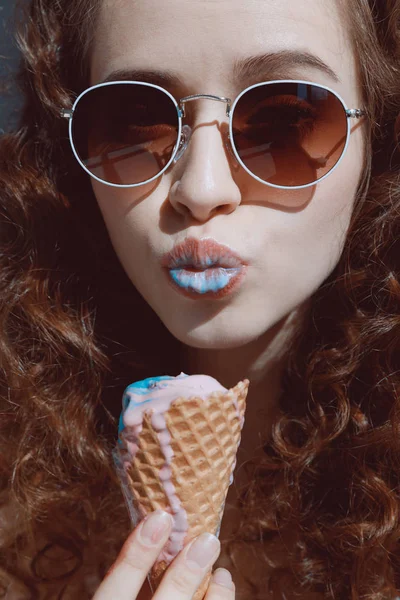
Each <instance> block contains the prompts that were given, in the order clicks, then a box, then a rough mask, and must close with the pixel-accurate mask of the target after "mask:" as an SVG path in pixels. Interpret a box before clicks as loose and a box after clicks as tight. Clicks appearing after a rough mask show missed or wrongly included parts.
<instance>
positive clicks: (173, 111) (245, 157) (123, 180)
mask: <svg viewBox="0 0 400 600" xmlns="http://www.w3.org/2000/svg"><path fill="white" fill-rule="evenodd" d="M197 98H208V99H211V100H218V101H220V102H225V103H226V105H227V107H226V116H227V117H229V135H228V139H227V142H226V146H227V148H228V150H229V151H230V153H231V155H232V156H233V157H234V158H235V159H236V160H237V161H238V163H239V164H240V165H241V166H242V167H243V168H244V169H245V170H246V171H247V172H248V173H249V174H250V175H251V176H252V177H254V178H255V179H256V180H257V181H259V182H261V183H264V184H265V185H269V186H272V187H275V188H282V189H300V188H306V187H308V186H311V185H314V184H316V183H317V182H319V181H322V180H323V179H325V177H327V176H328V175H329V174H330V173H332V171H333V170H334V169H335V168H336V167H337V166H338V164H339V163H340V161H341V160H342V158H343V156H344V153H345V151H346V148H347V146H348V143H349V138H350V119H353V118H355V119H359V118H360V117H363V116H365V115H366V112H365V111H364V110H362V109H348V108H347V107H346V104H345V103H344V101H343V99H342V98H341V97H340V96H339V94H337V93H336V92H335V91H333V90H332V89H330V88H327V87H326V86H324V85H319V84H316V83H310V82H308V81H298V80H279V81H267V82H263V83H258V84H256V85H252V86H250V87H248V88H246V89H245V90H243V91H242V92H241V93H240V94H239V95H238V96H237V98H236V99H235V101H234V102H233V105H232V108H231V100H230V98H224V97H221V96H213V95H210V94H195V95H193V96H186V97H184V98H181V99H180V100H179V102H178V101H177V100H176V99H175V98H174V97H173V96H172V94H170V93H169V92H168V91H167V90H165V89H163V88H162V87H160V86H158V85H155V84H152V83H147V82H142V81H112V82H107V83H101V84H98V85H94V86H92V87H90V88H88V89H87V90H85V91H84V92H82V93H81V94H80V96H79V97H78V98H77V99H76V101H75V103H74V105H73V107H72V109H71V110H67V109H62V110H61V113H60V115H61V116H62V117H65V118H67V119H69V139H70V143H71V147H72V150H73V152H74V154H75V157H76V159H77V160H78V162H79V164H80V165H81V167H82V168H83V169H84V170H85V171H86V172H87V173H89V175H90V176H91V177H93V178H94V179H96V180H97V181H100V182H101V183H104V184H106V185H110V186H114V187H136V186H139V185H144V184H146V183H149V182H150V181H153V180H154V179H156V178H157V177H160V175H162V174H163V173H164V172H165V171H166V170H167V169H168V168H169V167H170V166H171V165H174V164H175V163H176V162H177V161H178V160H179V159H180V158H181V156H182V154H183V152H184V151H185V149H186V147H187V145H188V143H189V140H190V136H191V132H192V130H191V127H190V126H189V125H187V124H186V125H183V124H182V118H183V117H185V103H186V102H189V101H191V100H194V99H197Z"/></svg>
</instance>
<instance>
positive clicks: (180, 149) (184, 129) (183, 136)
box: [60, 79, 367, 190]
mask: <svg viewBox="0 0 400 600" xmlns="http://www.w3.org/2000/svg"><path fill="white" fill-rule="evenodd" d="M121 83H123V84H127V85H130V84H132V85H144V86H147V87H152V88H156V89H157V90H160V91H161V92H163V93H164V94H166V95H167V96H168V97H169V98H170V99H171V100H172V102H173V103H174V105H175V108H176V110H177V116H178V126H179V131H178V136H177V141H176V144H175V147H174V149H173V151H172V154H171V158H170V159H169V161H168V163H167V164H166V165H165V167H163V169H162V170H161V171H160V172H159V173H157V175H154V177H151V178H150V179H147V180H146V181H141V182H140V183H130V184H119V183H110V182H108V181H105V180H103V179H100V177H97V176H96V175H94V174H93V173H91V172H90V171H89V169H88V168H87V167H86V166H85V164H84V163H83V162H82V160H81V159H80V158H79V156H78V153H77V151H76V149H75V144H74V140H73V136H72V120H73V116H74V112H75V109H76V107H77V105H78V103H79V101H80V100H81V98H83V96H85V95H86V94H88V93H89V92H90V91H92V90H94V89H96V88H100V87H105V86H109V85H116V84H121ZM276 83H297V84H306V85H312V86H315V87H319V88H321V89H323V90H327V91H328V92H331V93H332V94H333V95H334V96H335V97H336V98H337V99H338V100H339V101H340V103H341V104H342V106H343V110H344V112H345V114H346V117H347V134H346V142H345V146H344V148H343V152H342V154H341V156H340V158H339V160H338V161H337V162H336V163H335V164H334V166H333V167H332V168H331V169H330V170H329V171H328V172H327V173H325V175H323V177H321V178H319V179H316V180H315V181H312V182H311V183H306V184H304V185H298V186H284V185H277V184H274V183H270V182H268V181H264V180H263V179H261V178H260V177H257V175H254V173H252V172H251V171H250V169H249V168H248V167H246V165H245V164H244V163H243V161H242V160H241V158H240V156H239V154H238V152H237V150H236V148H235V144H234V141H233V131H232V123H233V114H234V112H235V108H236V105H237V103H238V101H239V100H240V98H241V97H242V96H243V95H244V94H246V93H247V92H249V91H250V90H252V89H254V88H257V87H260V86H262V85H273V84H276ZM197 98H207V99H209V100H216V101H218V102H225V103H226V105H227V106H226V116H227V117H229V135H228V140H229V144H230V148H229V149H231V150H233V156H234V157H235V158H236V160H237V161H238V163H239V164H240V165H241V166H242V167H243V168H244V169H245V170H246V171H247V172H248V173H249V175H251V176H252V177H253V178H254V179H256V180H257V181H259V182H260V183H263V184H264V185H268V186H270V187H273V188H278V189H283V190H299V189H304V188H307V187H310V186H313V185H315V184H316V183H319V182H320V181H323V180H324V179H325V178H326V177H328V175H330V174H331V173H332V172H333V171H334V170H335V169H336V167H338V165H339V164H340V162H341V160H342V158H343V156H344V155H345V153H346V150H347V147H348V145H349V139H350V133H351V129H350V119H353V118H355V119H359V118H361V117H363V116H366V114H367V113H366V111H365V110H363V109H360V108H347V106H346V103H345V101H344V100H343V98H342V97H341V96H340V95H339V94H338V93H337V92H335V90H333V89H331V88H329V87H327V86H325V85H322V84H318V83H314V82H311V81H304V80H301V79H277V80H274V81H263V82H261V83H256V84H254V85H251V86H249V87H247V88H245V89H244V90H243V91H242V92H240V94H239V95H238V96H237V97H236V98H235V100H234V102H233V105H232V108H231V103H232V100H231V99H230V98H225V97H224V96H214V95H212V94H193V95H191V96H184V97H183V98H180V100H178V101H177V100H176V99H175V98H174V96H173V95H172V94H171V93H170V92H168V90H166V89H164V88H163V87H161V86H159V85H156V84H154V83H148V82H146V81H129V80H123V81H109V82H106V83H99V84H97V85H93V86H91V87H89V88H87V89H86V90H84V91H83V92H82V93H81V94H80V95H79V96H78V97H77V99H76V100H75V102H74V104H73V107H72V109H65V108H63V109H61V110H60V116H61V117H64V118H66V119H69V140H70V143H71V147H72V150H73V153H74V155H75V158H76V159H77V161H78V163H79V164H80V165H81V167H82V168H83V169H84V170H85V171H86V172H87V173H88V174H89V175H90V176H91V177H93V178H94V179H96V180H97V181H99V182H100V183H103V184H105V185H109V186H111V187H117V188H131V187H138V186H140V185H145V184H147V183H150V182H151V181H154V180H155V179H158V177H160V176H161V175H162V174H163V173H164V172H165V171H166V170H167V169H168V168H169V167H170V166H171V164H172V163H174V164H175V163H176V162H178V160H179V159H180V158H181V156H182V155H183V153H184V151H185V150H186V148H187V146H188V143H189V140H190V136H191V127H190V126H189V125H182V119H183V117H184V116H185V102H189V101H191V100H196V99H197ZM182 144H183V145H182Z"/></svg>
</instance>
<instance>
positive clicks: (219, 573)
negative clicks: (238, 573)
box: [204, 569, 235, 600]
mask: <svg viewBox="0 0 400 600" xmlns="http://www.w3.org/2000/svg"><path fill="white" fill-rule="evenodd" d="M234 598H235V584H234V583H233V581H232V577H231V574H230V573H229V571H227V570H226V569H217V570H216V571H214V573H213V575H212V577H211V581H210V585H209V586H208V590H207V594H206V596H205V598H204V600H234Z"/></svg>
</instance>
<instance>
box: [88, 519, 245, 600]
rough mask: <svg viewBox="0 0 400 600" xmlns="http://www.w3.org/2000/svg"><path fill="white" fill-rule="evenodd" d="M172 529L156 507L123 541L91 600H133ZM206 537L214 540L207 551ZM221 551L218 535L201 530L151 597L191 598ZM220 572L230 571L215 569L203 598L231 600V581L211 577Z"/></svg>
mask: <svg viewBox="0 0 400 600" xmlns="http://www.w3.org/2000/svg"><path fill="white" fill-rule="evenodd" d="M171 528H172V518H171V516H170V515H169V514H168V513H164V512H163V511H159V510H157V511H155V512H153V513H150V514H149V515H148V516H147V517H146V518H145V519H143V520H142V521H141V522H140V523H139V525H138V526H137V527H136V529H135V530H134V531H133V532H132V533H131V534H130V536H129V537H128V539H127V540H126V542H125V544H124V546H123V548H122V550H121V552H120V554H119V556H118V558H117V560H116V562H115V563H114V565H113V566H112V567H111V569H110V570H109V572H108V573H107V575H106V577H105V579H104V581H103V582H102V584H101V585H100V587H99V588H98V590H97V591H96V594H95V595H94V597H93V600H136V598H137V597H138V594H139V592H140V589H141V587H142V585H143V583H144V581H145V579H146V577H147V574H148V572H149V570H150V568H151V566H152V565H153V564H154V562H155V560H156V558H157V557H158V555H159V554H160V552H161V550H162V548H163V546H164V545H165V544H166V542H167V540H168V537H169V534H170V532H171ZM207 538H211V540H212V541H213V543H211V544H210V543H209V544H208V548H209V549H208V550H207V544H206V545H202V542H203V543H204V540H207ZM199 544H200V545H199ZM220 550H221V546H220V542H219V540H218V538H216V537H215V536H210V535H209V534H204V533H203V534H202V535H200V536H198V537H197V538H195V539H194V540H192V541H190V542H189V543H188V544H187V545H186V546H185V547H184V548H183V549H182V550H181V551H180V553H179V554H178V555H177V556H176V557H175V559H174V560H173V561H172V563H171V564H170V565H169V567H168V569H167V570H166V571H165V573H164V576H163V578H162V580H161V583H160V585H159V586H158V588H157V590H156V592H155V594H154V596H153V599H152V600H191V599H192V597H193V595H194V593H195V592H196V590H197V588H198V587H199V585H200V583H201V582H202V580H203V578H204V576H205V575H206V573H207V571H208V570H209V569H210V568H211V566H212V565H213V564H214V563H215V561H216V560H217V558H218V556H219V553H220ZM207 556H208V557H209V558H208V560H206V559H207ZM196 558H199V559H200V562H201V563H202V566H199V565H198V564H197V562H196V560H195V559H196ZM221 572H222V573H225V574H228V573H229V572H228V571H226V570H225V569H217V571H216V572H215V573H214V574H213V577H212V578H211V581H210V585H209V587H208V590H207V593H206V595H205V597H204V600H234V598H235V586H234V584H233V583H232V582H231V583H230V584H229V583H228V587H225V586H223V585H221V584H220V583H217V582H216V581H215V580H214V577H215V575H216V573H219V574H221Z"/></svg>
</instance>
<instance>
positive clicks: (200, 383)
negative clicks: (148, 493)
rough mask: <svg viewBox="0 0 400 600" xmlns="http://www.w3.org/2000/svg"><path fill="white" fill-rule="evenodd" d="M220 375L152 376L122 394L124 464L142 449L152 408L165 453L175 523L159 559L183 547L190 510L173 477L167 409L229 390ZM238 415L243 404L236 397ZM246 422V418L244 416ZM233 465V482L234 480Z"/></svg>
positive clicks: (165, 479)
mask: <svg viewBox="0 0 400 600" xmlns="http://www.w3.org/2000/svg"><path fill="white" fill-rule="evenodd" d="M227 391H228V390H227V389H226V388H225V387H223V386H222V385H221V384H220V383H219V382H218V381H217V380H216V379H214V378H213V377H209V376H208V375H190V376H189V375H186V374H185V373H180V375H178V376H177V377H170V376H160V377H150V378H148V379H144V380H143V381H137V382H136V383H133V384H131V385H129V386H128V387H127V388H126V390H125V392H124V395H123V398H122V406H123V409H122V413H121V417H120V422H119V450H120V452H122V464H123V468H124V469H127V468H128V467H129V465H130V463H131V462H132V459H133V457H134V456H135V454H136V452H137V451H138V437H139V434H140V432H141V431H142V428H143V413H144V411H146V410H149V409H152V410H153V411H154V412H153V414H152V417H151V424H152V426H153V428H154V429H155V430H156V431H157V433H158V438H159V442H160V447H161V450H162V452H163V454H164V456H165V463H164V465H163V467H162V468H161V469H160V473H159V477H160V481H161V483H162V485H163V487H164V490H165V494H166V496H167V498H168V500H169V504H170V509H169V512H170V513H171V515H172V517H173V520H174V525H173V529H172V532H171V535H170V538H169V541H168V544H167V545H166V546H165V548H164V549H163V551H162V552H161V554H160V556H159V557H158V560H165V561H168V562H170V561H171V560H172V559H173V558H175V556H176V555H177V554H178V552H179V551H180V550H181V549H182V548H183V545H184V540H185V538H186V535H187V532H188V522H187V514H186V511H185V509H184V508H183V506H182V505H181V502H180V500H179V498H178V496H177V494H176V490H175V487H174V485H173V483H172V481H171V468H170V466H169V465H170V464H171V459H172V457H173V454H174V453H173V450H172V447H171V444H170V442H171V436H170V434H169V431H168V428H167V425H166V422H165V418H164V413H165V411H167V410H168V409H169V407H170V405H171V402H173V401H174V400H176V399H177V398H179V397H184V398H190V397H193V396H196V397H200V398H202V399H203V400H206V399H207V398H208V396H209V395H210V394H212V393H213V392H227ZM234 401H235V406H236V410H237V414H238V417H239V418H240V414H239V407H238V404H237V400H236V399H235V400H234ZM240 420H241V426H243V421H244V418H243V417H242V418H241V419H240ZM235 466H236V461H235V464H234V465H233V467H232V472H231V478H230V484H231V483H232V481H233V471H234V469H235Z"/></svg>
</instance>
